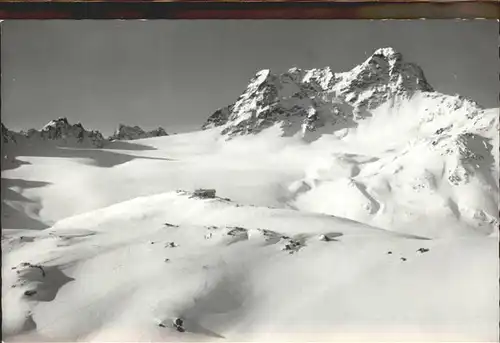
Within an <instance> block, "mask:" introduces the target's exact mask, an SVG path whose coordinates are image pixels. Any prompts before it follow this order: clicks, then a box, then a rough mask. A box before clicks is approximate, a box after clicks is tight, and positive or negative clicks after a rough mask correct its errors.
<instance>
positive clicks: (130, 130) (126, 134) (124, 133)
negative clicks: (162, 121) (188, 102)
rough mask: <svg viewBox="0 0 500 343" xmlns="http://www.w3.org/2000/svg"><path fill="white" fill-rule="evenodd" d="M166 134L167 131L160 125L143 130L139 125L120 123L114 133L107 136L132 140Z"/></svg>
mask: <svg viewBox="0 0 500 343" xmlns="http://www.w3.org/2000/svg"><path fill="white" fill-rule="evenodd" d="M160 136H168V133H167V132H166V131H165V129H163V128H162V127H158V128H157V129H154V130H151V131H144V130H143V129H141V128H140V127H139V126H127V125H123V124H120V125H119V126H118V129H117V130H116V131H115V133H114V134H113V135H112V136H110V137H109V140H111V141H113V140H134V139H142V138H151V137H160Z"/></svg>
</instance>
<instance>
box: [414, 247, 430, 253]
mask: <svg viewBox="0 0 500 343" xmlns="http://www.w3.org/2000/svg"><path fill="white" fill-rule="evenodd" d="M417 251H418V252H420V253H422V254H423V253H424V252H428V251H429V249H426V248H420V249H418V250H417Z"/></svg>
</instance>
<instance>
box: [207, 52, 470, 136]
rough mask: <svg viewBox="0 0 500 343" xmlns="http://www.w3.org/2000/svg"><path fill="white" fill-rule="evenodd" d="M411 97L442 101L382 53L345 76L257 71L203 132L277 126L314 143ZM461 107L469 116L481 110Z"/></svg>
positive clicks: (420, 77) (413, 71)
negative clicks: (379, 109) (209, 129)
mask: <svg viewBox="0 0 500 343" xmlns="http://www.w3.org/2000/svg"><path fill="white" fill-rule="evenodd" d="M416 94H425V96H436V95H439V96H444V97H446V96H445V95H441V94H439V93H436V92H434V89H433V88H432V87H431V86H430V85H429V83H428V82H427V80H426V79H425V76H424V72H423V71H422V69H421V68H420V67H419V66H417V65H416V64H414V63H409V62H407V61H405V60H404V59H403V56H402V55H401V53H399V52H397V51H395V50H394V49H392V48H384V49H378V50H376V51H375V52H374V53H373V55H372V56H370V57H369V58H368V59H367V60H365V61H364V62H363V63H362V64H360V65H358V66H356V67H355V68H353V69H352V70H350V71H348V72H342V73H334V72H332V71H331V70H330V68H328V67H327V68H321V69H311V70H302V69H298V68H292V69H290V70H288V71H287V72H286V73H283V74H279V75H276V74H273V73H271V71H270V70H261V71H259V72H258V73H257V74H256V75H255V77H254V78H253V79H252V80H251V81H250V83H249V85H248V86H247V88H246V90H245V91H244V92H243V93H242V94H241V95H240V96H239V98H238V99H237V101H236V102H235V103H234V104H231V105H229V106H227V107H224V108H222V109H219V110H217V111H216V112H215V113H214V114H212V115H211V116H210V117H209V118H208V120H207V121H206V123H205V124H204V125H203V128H204V129H208V128H213V127H221V128H222V134H224V135H228V136H229V137H232V136H235V135H244V134H249V133H252V134H255V133H259V132H261V131H262V130H264V129H266V128H268V127H271V126H274V125H279V126H280V127H281V129H282V131H283V135H284V136H290V135H295V134H297V133H298V134H300V135H301V136H302V137H304V138H306V139H308V138H309V139H315V138H317V137H318V136H319V135H321V134H322V133H333V132H335V131H338V130H341V129H344V128H353V127H356V126H357V124H358V122H359V120H363V119H365V118H367V117H370V116H372V115H373V111H374V110H376V109H377V108H379V107H380V106H382V105H388V106H392V107H397V106H399V104H401V103H402V102H404V101H406V100H408V99H411V98H412V97H413V96H414V95H416ZM463 102H464V101H463ZM465 102H467V104H464V106H465V105H467V106H469V107H471V108H472V111H475V110H478V109H480V107H479V106H478V105H477V104H475V103H472V102H470V101H465Z"/></svg>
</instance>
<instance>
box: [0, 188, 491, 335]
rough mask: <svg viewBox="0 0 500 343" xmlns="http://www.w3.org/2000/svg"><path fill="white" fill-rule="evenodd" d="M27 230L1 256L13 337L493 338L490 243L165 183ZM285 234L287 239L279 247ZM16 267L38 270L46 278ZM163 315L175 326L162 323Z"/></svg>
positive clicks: (7, 332) (7, 331)
mask: <svg viewBox="0 0 500 343" xmlns="http://www.w3.org/2000/svg"><path fill="white" fill-rule="evenodd" d="M234 226H237V227H239V229H236V230H235V229H234V228H233V227H234ZM321 234H326V235H328V236H329V237H331V240H330V241H328V242H325V241H321V240H319V236H320V235H321ZM31 236H32V238H31V239H30V242H22V241H19V242H18V243H17V245H16V248H14V249H13V250H11V251H9V252H8V253H7V254H6V256H4V263H3V280H4V287H3V294H2V296H3V299H4V304H3V306H4V307H3V309H4V313H5V314H6V315H5V316H4V322H3V330H4V337H5V338H8V337H11V335H15V334H16V333H18V332H22V331H23V330H24V332H25V333H23V334H21V335H20V336H14V338H13V340H15V339H17V340H22V341H49V340H50V341H52V340H63V341H76V340H81V341H86V340H92V341H124V340H126V341H166V340H167V341H170V340H174V341H177V340H179V341H180V340H183V341H184V340H187V341H191V340H194V341H204V340H222V339H226V340H229V341H245V340H253V341H276V340H279V341H290V340H293V341H296V340H308V341H310V340H319V341H325V340H345V339H356V340H363V341H368V340H370V341H380V340H384V341H400V340H408V339H417V340H420V341H421V340H429V341H439V340H448V341H449V340H454V341H457V340H461V341H492V340H493V339H494V338H495V337H496V334H497V319H498V317H497V306H496V304H497V302H496V301H493V300H495V299H497V298H496V297H497V292H496V282H495V281H496V279H497V278H498V273H497V271H498V269H497V265H496V248H497V242H496V239H494V238H486V237H476V238H467V239H464V238H456V239H453V240H449V239H448V240H426V239H422V238H420V237H415V236H408V235H402V234H396V233H392V232H388V231H385V230H381V229H376V228H373V227H369V226H365V225H362V224H359V223H356V222H351V221H349V220H345V219H339V218H335V217H331V216H326V215H319V214H305V213H300V212H297V211H292V210H284V209H269V208H265V207H250V206H238V205H237V204H236V203H234V202H231V201H227V200H222V199H214V200H200V199H193V198H190V197H189V196H188V194H182V193H176V192H168V193H163V194H159V195H155V196H147V197H140V198H137V199H134V200H130V201H127V202H123V203H119V204H116V205H112V206H110V207H106V208H103V209H99V210H96V211H92V212H88V213H85V214H82V215H77V216H74V217H70V218H66V219H64V220H61V221H59V222H58V223H57V224H55V225H54V226H53V227H52V228H50V229H47V230H44V231H40V232H37V233H34V234H32V235H31ZM10 240H11V242H12V240H14V238H10ZM290 240H295V241H297V244H298V246H297V247H296V248H294V249H292V250H290V251H287V250H282V248H283V247H284V244H286V243H287V242H289V241H290ZM170 242H173V243H175V244H174V247H171V246H170V245H169V243H170ZM4 244H7V243H6V242H5V240H4ZM421 248H424V249H429V251H426V252H423V253H421V252H419V251H418V250H419V249H421ZM4 249H5V248H4ZM290 252H293V253H290ZM389 252H391V253H389ZM401 258H406V260H405V261H403V260H402V259H401ZM21 262H29V263H31V264H32V265H41V266H43V268H45V271H46V276H45V277H42V276H41V275H40V274H41V271H40V270H39V269H36V268H33V267H22V266H20V263H21ZM12 268H15V269H12ZM18 272H19V273H18ZM464 276H467V277H465V278H464ZM12 285H16V286H15V287H14V288H12ZM26 290H36V291H37V293H36V294H35V295H32V296H31V297H27V296H23V292H24V291H26ZM497 300H498V299H497ZM176 317H181V318H184V320H185V328H186V332H185V333H182V334H181V333H178V332H176V331H175V330H173V329H172V328H171V327H169V326H168V325H169V323H170V322H171V321H172V319H173V318H176ZM161 323H163V324H165V326H166V327H161V326H159V324H161Z"/></svg>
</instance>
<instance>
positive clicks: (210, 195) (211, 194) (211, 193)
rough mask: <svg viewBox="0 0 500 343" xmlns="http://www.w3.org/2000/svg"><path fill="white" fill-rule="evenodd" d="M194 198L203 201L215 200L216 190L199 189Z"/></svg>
mask: <svg viewBox="0 0 500 343" xmlns="http://www.w3.org/2000/svg"><path fill="white" fill-rule="evenodd" d="M193 197H196V198H202V199H214V198H215V189H197V190H195V191H194V192H193Z"/></svg>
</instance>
